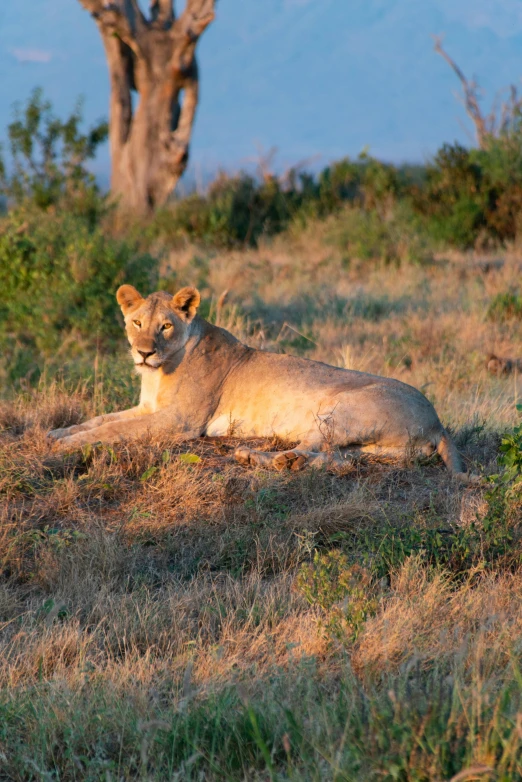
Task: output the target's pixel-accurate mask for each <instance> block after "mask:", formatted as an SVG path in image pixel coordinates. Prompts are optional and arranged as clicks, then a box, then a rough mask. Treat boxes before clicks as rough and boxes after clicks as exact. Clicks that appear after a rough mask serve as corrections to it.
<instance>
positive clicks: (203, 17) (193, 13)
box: [176, 0, 215, 42]
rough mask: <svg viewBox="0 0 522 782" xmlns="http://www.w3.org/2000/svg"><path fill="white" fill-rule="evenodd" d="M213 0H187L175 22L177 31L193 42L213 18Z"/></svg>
mask: <svg viewBox="0 0 522 782" xmlns="http://www.w3.org/2000/svg"><path fill="white" fill-rule="evenodd" d="M214 5H215V2H214V0H187V4H186V6H185V9H184V11H183V13H182V14H181V16H180V17H179V19H178V20H177V22H176V27H177V28H178V30H179V32H182V33H183V34H184V35H186V36H187V37H188V38H189V39H190V40H191V41H193V42H195V41H196V40H197V39H198V38H199V36H200V35H201V33H202V32H203V31H204V30H205V29H206V28H207V27H208V25H209V24H210V23H211V22H212V20H213V19H214Z"/></svg>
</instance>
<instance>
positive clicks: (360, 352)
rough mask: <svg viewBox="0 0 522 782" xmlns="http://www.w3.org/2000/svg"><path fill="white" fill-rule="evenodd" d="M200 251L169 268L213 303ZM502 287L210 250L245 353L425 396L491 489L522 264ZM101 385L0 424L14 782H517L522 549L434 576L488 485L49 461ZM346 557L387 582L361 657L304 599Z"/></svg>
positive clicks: (464, 267)
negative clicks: (55, 434) (492, 363)
mask: <svg viewBox="0 0 522 782" xmlns="http://www.w3.org/2000/svg"><path fill="white" fill-rule="evenodd" d="M325 230H326V229H325ZM192 256H193V253H192V250H191V249H190V248H189V249H188V250H187V252H186V253H180V254H179V255H177V256H175V257H170V258H167V259H166V261H165V263H166V264H167V263H168V264H169V265H170V267H171V270H172V269H174V271H176V274H177V275H178V276H183V277H184V278H185V282H186V283H187V284H188V283H190V282H196V283H198V284H200V285H201V281H199V282H198V280H197V279H195V278H196V276H197V274H196V267H195V266H193V265H192V262H191V259H192ZM484 269H486V267H483V266H477V263H476V259H473V258H466V259H463V258H460V257H458V258H452V259H439V260H438V261H437V262H435V263H433V264H432V265H429V266H418V267H414V266H405V267H402V268H399V269H395V268H393V269H392V268H387V267H381V268H371V269H361V268H360V267H358V265H357V264H356V263H353V264H352V265H351V266H348V267H346V264H343V259H342V257H341V255H340V253H339V251H338V250H336V248H335V247H330V246H329V245H328V244H327V243H326V241H325V237H324V236H317V235H316V234H314V235H312V234H310V235H308V236H307V235H304V236H299V237H296V238H295V239H289V238H288V237H286V239H285V241H284V242H283V241H282V240H280V241H277V242H274V243H273V244H271V245H267V246H265V247H262V248H261V249H259V250H258V251H256V252H254V251H252V252H245V253H239V252H238V253H227V254H224V255H217V256H216V257H214V258H213V259H212V261H211V263H209V264H208V269H207V274H206V277H205V280H204V284H203V286H202V287H203V288H204V290H203V295H204V296H206V297H207V298H211V297H212V296H213V297H214V302H217V299H218V297H219V295H220V293H221V292H222V291H224V290H225V289H229V290H230V293H229V297H228V302H229V303H228V304H226V305H225V307H222V308H220V310H219V312H218V311H217V308H216V307H215V306H214V307H213V310H212V317H213V319H217V318H219V319H220V322H221V324H222V325H225V326H226V327H227V328H230V329H231V330H232V331H234V332H235V333H236V334H238V335H239V336H241V337H242V338H244V339H246V340H248V341H249V342H250V343H251V344H255V345H259V346H263V347H269V348H272V349H278V350H281V349H286V350H297V351H301V352H303V353H304V354H305V355H307V356H308V357H310V358H317V359H320V360H323V361H328V362H332V363H335V364H338V365H341V366H349V367H353V368H356V369H364V370H368V371H372V372H376V373H381V374H386V375H391V376H395V377H398V378H400V379H401V380H404V381H406V382H408V383H411V384H413V385H415V386H418V387H420V388H422V389H423V390H424V391H425V393H426V394H427V395H428V396H429V398H430V399H432V400H433V401H434V402H435V404H436V407H437V409H438V410H439V412H440V414H441V417H442V419H443V420H444V422H445V424H447V425H448V426H450V428H451V429H452V430H453V431H454V433H455V436H456V439H457V442H458V443H459V446H460V448H461V449H462V451H463V453H464V456H465V458H466V461H467V463H468V464H469V465H470V466H472V467H473V468H474V469H479V470H483V471H485V472H492V471H494V470H495V469H496V451H497V445H498V437H499V433H500V432H501V431H503V430H504V429H505V428H507V427H510V426H512V425H513V422H514V404H515V401H516V400H517V398H518V393H519V391H518V379H517V377H516V376H515V377H514V378H510V379H507V380H505V379H503V378H496V377H491V376H490V375H488V374H487V372H486V369H485V366H484V358H485V356H486V354H487V353H488V352H489V351H494V352H496V353H498V354H508V355H517V354H520V352H521V351H522V348H521V346H520V337H519V326H518V324H517V323H513V322H507V323H500V324H499V323H491V322H488V321H487V320H486V317H485V312H486V310H487V304H488V301H489V300H490V299H491V297H492V296H494V295H495V294H496V293H498V292H500V291H504V290H506V289H507V288H509V286H511V285H513V284H515V283H516V281H517V279H518V274H519V272H518V267H517V265H516V263H515V262H514V261H512V260H510V259H509V258H508V259H506V261H505V263H504V264H503V265H502V267H501V268H497V267H496V266H494V265H493V266H492V267H491V268H489V269H486V270H484ZM284 324H286V326H285V325H284ZM303 335H304V336H303ZM102 382H103V385H99V386H98V387H97V389H96V397H95V398H93V396H92V393H90V392H88V390H87V389H77V390H76V391H75V392H72V391H70V390H69V391H67V390H64V389H63V388H62V387H61V386H59V385H57V384H54V385H51V386H49V385H43V386H42V387H41V388H40V390H39V391H36V392H28V393H27V394H25V395H23V396H19V397H18V398H15V399H13V400H11V401H10V402H4V403H3V404H2V407H1V409H0V430H1V431H0V518H1V525H0V567H1V570H2V577H1V581H0V714H1V718H0V724H1V725H2V727H0V778H1V779H17V780H25V779H42V780H43V779H46V780H47V779H93V780H94V779H96V780H97V779H104V780H109V779H111V780H112V779H114V780H116V779H118V780H119V779H245V780H246V779H249V780H250V779H260V780H261V779H263V780H265V779H281V780H283V779H296V780H297V779H336V780H337V779H339V780H340V779H358V780H359V779H360V780H369V779H390V780H391V779H400V780H432V779H433V780H435V779H449V778H450V777H451V776H452V775H454V774H457V773H458V772H460V771H461V770H462V769H463V768H466V767H468V766H470V765H472V764H475V765H476V764H482V766H483V767H484V768H493V769H495V772H493V771H491V772H487V771H484V769H483V771H482V772H481V774H482V776H481V778H483V779H505V780H507V779H519V778H522V766H521V764H520V760H519V758H520V756H521V755H520V751H521V749H522V728H521V722H520V713H522V699H521V697H520V687H521V681H522V678H521V674H520V653H521V649H520V640H519V639H520V634H521V629H522V627H521V620H520V616H521V607H522V574H521V573H520V572H518V570H517V568H516V567H515V566H514V562H515V560H516V551H518V549H517V550H516V551H515V548H516V546H518V543H517V542H516V541H515V540H514V541H513V547H514V548H513V556H512V557H511V558H506V557H504V558H503V559H502V558H500V559H499V560H498V566H495V565H492V564H491V562H490V563H489V564H487V566H486V567H485V569H484V563H482V570H477V567H476V558H475V560H473V557H471V558H470V559H469V562H468V561H467V560H466V558H465V557H464V558H462V556H461V555H460V554H459V556H460V557H461V558H460V559H459V560H458V563H457V559H458V558H457V555H456V554H455V553H454V552H452V551H450V550H449V548H448V547H447V546H446V544H445V543H444V540H446V539H445V538H441V540H442V541H443V542H442V543H441V544H440V550H441V552H442V551H443V549H444V557H445V558H444V559H443V560H441V561H442V563H443V565H444V567H440V566H439V567H438V566H437V546H438V544H437V543H436V541H437V540H438V539H437V538H435V537H430V535H435V534H440V535H442V536H444V535H448V534H450V533H451V535H452V536H453V537H452V538H451V539H452V540H453V539H454V540H460V538H459V537H458V535H460V534H461V533H462V534H463V533H465V532H466V530H470V529H472V528H473V525H474V524H477V523H479V522H480V520H481V519H483V518H484V516H485V514H486V513H487V510H488V501H487V498H486V497H485V489H484V487H464V486H462V485H460V484H458V483H455V482H454V481H452V480H451V478H450V477H449V476H448V475H447V473H446V472H445V471H444V469H443V468H442V467H441V465H440V464H438V463H435V462H429V463H424V464H407V465H398V464H387V465H383V464H379V463H374V462H373V463H372V461H371V460H369V461H367V462H362V463H359V464H357V465H352V466H349V467H347V468H346V469H345V470H343V472H342V474H340V473H335V472H332V473H327V472H317V471H309V472H306V471H305V472H303V473H298V474H291V475H290V474H277V473H270V472H266V471H263V470H250V469H245V468H242V467H240V466H239V465H237V464H236V463H235V462H234V460H233V450H234V448H235V445H236V440H234V438H224V439H222V440H215V441H205V440H201V441H199V442H197V443H188V444H184V445H183V444H182V445H179V446H176V447H173V446H172V444H170V443H169V442H168V440H164V441H160V440H156V441H147V442H142V443H140V444H138V445H136V446H132V447H126V446H123V445H122V446H119V447H117V448H115V449H108V448H96V449H94V451H92V452H91V453H89V454H83V455H82V454H80V453H78V454H74V455H69V456H67V457H57V456H56V455H53V453H52V452H51V451H50V449H49V447H48V444H47V442H46V439H45V431H46V430H47V429H49V428H52V427H56V426H62V425H67V424H70V423H74V422H76V421H78V420H80V419H81V418H82V417H83V416H86V415H88V414H90V413H92V412H93V411H94V410H96V411H98V410H99V409H103V408H104V406H105V407H109V406H110V401H109V400H110V398H111V387H110V384H111V379H110V372H109V371H108V369H107V365H105V369H104V375H103V381H102ZM259 445H263V444H262V443H259ZM270 447H282V444H277V443H275V444H274V443H271V444H270ZM187 451H190V452H192V453H195V454H197V455H198V456H199V457H200V461H199V462H197V463H193V464H187V463H185V462H183V461H182V460H180V458H179V455H180V454H181V453H183V452H187ZM151 467H154V468H156V469H155V470H154V471H152V472H151V471H150V468H151ZM412 530H413V533H412ZM440 530H442V532H440ZM418 531H422V534H423V535H424V537H422V538H417V537H415V534H417V532H418ZM419 534H420V533H419ZM412 535H413V537H412ZM426 540H428V541H432V543H431V544H430V545H432V549H430V551H426V549H425V541H426ZM433 541H435V543H433ZM399 544H400V545H399ZM445 546H446V548H447V549H448V550H446V548H445ZM331 547H341V548H342V550H343V551H345V552H346V555H347V556H348V557H349V559H350V561H351V562H356V563H358V564H360V565H362V566H363V567H366V568H369V569H370V570H372V568H373V569H374V571H375V573H376V576H375V577H376V578H378V579H380V581H379V589H378V594H379V607H378V609H377V612H376V614H375V615H374V616H373V617H371V618H369V619H368V620H367V621H366V623H365V624H364V625H363V627H362V628H361V631H360V633H359V635H358V637H357V639H356V641H355V642H354V643H352V642H351V641H348V640H347V641H346V643H340V642H339V640H338V639H335V638H332V637H331V636H329V635H328V633H325V622H326V621H327V619H328V616H327V614H325V611H324V609H322V608H321V607H320V606H318V605H310V604H309V603H308V602H307V601H306V600H305V598H304V596H303V594H302V593H301V592H300V591H299V589H298V588H297V585H296V584H297V582H296V575H297V573H298V571H299V568H300V566H301V563H303V562H308V561H310V559H311V557H312V556H313V554H314V552H315V551H325V550H328V549H329V548H331ZM441 557H442V554H441ZM466 563H467V564H466ZM468 565H469V567H468ZM372 572H373V571H372ZM26 735H27V736H30V738H29V739H22V737H23V736H26ZM462 778H463V777H462ZM470 778H473V777H470ZM475 778H478V777H475Z"/></svg>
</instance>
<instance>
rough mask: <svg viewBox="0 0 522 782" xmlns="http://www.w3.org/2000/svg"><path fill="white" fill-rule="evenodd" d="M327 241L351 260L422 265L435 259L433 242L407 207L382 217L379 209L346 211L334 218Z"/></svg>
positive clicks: (404, 205)
mask: <svg viewBox="0 0 522 782" xmlns="http://www.w3.org/2000/svg"><path fill="white" fill-rule="evenodd" d="M327 241H328V242H330V243H331V244H333V245H335V246H336V247H338V248H339V249H340V250H341V251H342V253H343V255H345V256H346V257H347V259H348V260H351V259H358V260H362V261H374V260H380V261H384V263H396V264H400V263H401V262H412V263H423V262H425V261H427V260H429V259H430V258H431V257H432V253H431V248H430V241H429V239H428V237H427V235H426V232H425V231H424V230H423V228H422V226H421V225H420V224H419V221H418V219H416V217H415V215H414V214H412V212H411V209H409V208H408V206H407V205H406V204H398V205H397V206H396V207H395V208H394V209H393V210H392V212H391V214H390V215H388V216H386V217H383V216H382V215H381V214H379V212H378V211H377V210H376V209H371V210H364V209H362V208H360V207H359V208H357V207H345V208H344V209H343V210H342V211H340V212H339V214H338V215H336V216H335V217H333V218H332V220H331V222H330V226H329V229H328V231H327Z"/></svg>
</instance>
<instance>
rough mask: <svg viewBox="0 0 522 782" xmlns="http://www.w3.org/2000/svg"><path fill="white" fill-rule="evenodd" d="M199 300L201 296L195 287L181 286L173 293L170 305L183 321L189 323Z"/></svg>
mask: <svg viewBox="0 0 522 782" xmlns="http://www.w3.org/2000/svg"><path fill="white" fill-rule="evenodd" d="M200 301H201V296H200V295H199V291H198V290H197V289H196V288H182V289H181V290H180V291H178V292H177V293H176V294H175V295H174V297H173V299H172V301H171V303H170V306H171V307H172V309H173V310H174V312H175V313H176V315H179V317H180V318H182V319H183V320H184V321H185V323H190V322H191V320H192V319H193V318H194V315H195V314H196V310H197V308H198V307H199V302H200Z"/></svg>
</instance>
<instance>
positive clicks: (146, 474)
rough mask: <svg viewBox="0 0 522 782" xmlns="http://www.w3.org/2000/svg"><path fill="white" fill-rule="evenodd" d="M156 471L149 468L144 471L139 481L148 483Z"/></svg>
mask: <svg viewBox="0 0 522 782" xmlns="http://www.w3.org/2000/svg"><path fill="white" fill-rule="evenodd" d="M157 471H158V468H157V467H149V468H148V469H147V470H145V472H144V473H143V475H142V476H141V478H140V481H148V480H149V478H152V476H153V475H154V473H156V472H157Z"/></svg>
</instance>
